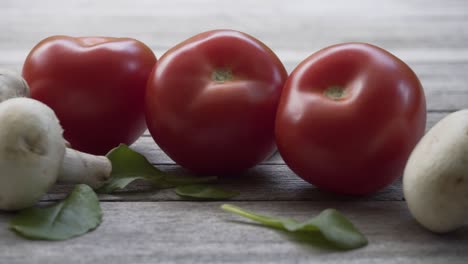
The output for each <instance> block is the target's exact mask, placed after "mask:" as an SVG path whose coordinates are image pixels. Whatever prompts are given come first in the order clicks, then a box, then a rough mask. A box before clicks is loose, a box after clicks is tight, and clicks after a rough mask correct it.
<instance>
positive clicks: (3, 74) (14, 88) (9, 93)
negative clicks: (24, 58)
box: [0, 69, 29, 102]
mask: <svg viewBox="0 0 468 264" xmlns="http://www.w3.org/2000/svg"><path fill="white" fill-rule="evenodd" d="M14 97H29V86H28V84H27V83H26V81H25V80H24V79H23V77H21V75H19V74H18V73H16V72H14V71H10V70H7V69H0V102H2V101H5V100H7V99H9V98H14Z"/></svg>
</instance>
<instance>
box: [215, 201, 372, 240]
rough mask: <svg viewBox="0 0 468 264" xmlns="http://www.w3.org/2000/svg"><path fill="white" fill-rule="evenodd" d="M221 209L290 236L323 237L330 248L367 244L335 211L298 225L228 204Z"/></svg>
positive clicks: (297, 223)
mask: <svg viewBox="0 0 468 264" xmlns="http://www.w3.org/2000/svg"><path fill="white" fill-rule="evenodd" d="M221 208H222V209H223V210H225V211H228V212H231V213H235V214H238V215H240V216H243V217H246V218H248V219H251V220H254V221H256V222H259V223H261V224H263V225H265V226H268V227H272V228H276V229H280V230H283V231H286V232H290V233H292V234H297V233H302V234H307V235H309V236H323V237H324V238H325V240H326V241H328V242H329V243H330V244H331V245H332V246H334V247H336V248H339V249H355V248H360V247H363V246H365V245H367V243H368V241H367V238H366V237H365V236H364V235H363V234H362V233H361V232H360V231H359V230H358V229H357V228H356V227H355V226H354V225H353V224H352V223H351V222H350V221H349V220H348V219H346V218H345V217H344V216H343V215H342V214H341V213H339V212H338V211H337V210H335V209H326V210H324V211H323V212H321V213H320V214H319V215H318V216H316V217H314V218H312V219H310V220H308V221H305V222H303V223H300V222H298V221H296V220H294V219H291V218H279V217H272V216H265V215H260V214H257V213H254V212H251V211H247V210H244V209H242V208H240V207H237V206H234V205H229V204H223V205H222V206H221Z"/></svg>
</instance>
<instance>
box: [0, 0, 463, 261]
mask: <svg viewBox="0 0 468 264" xmlns="http://www.w3.org/2000/svg"><path fill="white" fill-rule="evenodd" d="M216 28H230V29H237V30H240V31H244V32H246V33H249V34H251V35H253V36H255V37H257V38H259V39H260V40H262V41H263V42H264V43H266V44H267V45H268V46H270V47H271V48H272V49H273V50H274V51H275V52H276V53H277V54H278V56H279V57H280V59H281V60H282V61H283V62H284V64H285V65H286V67H287V69H288V71H291V70H292V69H293V68H294V67H295V66H296V65H297V64H298V63H299V62H300V61H301V60H302V59H304V58H305V57H307V56H308V55H310V54H311V53H313V52H315V51H317V50H318V49H320V48H323V47H325V46H328V45H331V44H336V43H340V42H348V41H360V42H369V43H373V44H375V45H378V46H380V47H382V48H385V49H387V50H389V51H390V52H392V53H394V54H395V55H397V56H398V57H400V58H401V59H403V60H404V61H406V62H407V63H408V64H409V65H410V66H411V67H412V68H413V70H414V71H415V72H416V73H417V75H418V76H419V77H420V79H421V81H422V83H423V86H424V89H425V93H426V99H427V106H428V123H427V127H428V128H430V127H431V126H432V125H433V124H434V123H435V122H437V121H438V120H440V119H441V118H442V117H444V116H445V115H447V114H448V113H450V112H452V111H455V110H458V109H462V108H468V85H467V83H468V1H465V0H447V1H442V0H440V1H424V0H395V1H390V0H389V1H372V0H364V1H346V0H342V1H338V0H327V1H318V0H313V1H292V0H291V1H284V0H275V1H266V0H258V1H248V0H236V1H215V0H200V1H189V0H174V1H154V0H102V1H97V0H96V1H91V0H81V1H80V0H68V1H63V0H62V1H60V0H41V1H34V0H0V32H1V34H0V67H2V68H10V69H13V70H17V71H20V70H21V67H22V63H23V61H24V59H25V58H26V55H27V54H28V52H29V50H30V49H31V48H32V47H33V46H34V45H35V44H36V43H37V42H39V41H40V40H41V39H43V38H45V37H47V36H50V35H56V34H65V35H73V36H87V35H103V36H128V37H134V38H137V39H139V40H141V41H143V42H145V43H146V44H147V45H149V46H150V47H151V48H152V49H153V50H154V52H155V54H156V56H157V57H160V56H161V55H162V54H163V53H164V51H166V50H167V49H168V48H170V47H171V46H173V45H175V44H177V43H178V42H180V41H182V40H184V39H186V38H188V37H190V36H192V35H194V34H197V33H199V32H202V31H206V30H210V29H216ZM0 125H1V124H0ZM132 148H133V149H135V150H137V151H139V152H141V153H142V154H144V155H145V156H147V157H148V158H149V160H150V161H151V162H152V163H154V164H155V165H156V166H158V167H159V168H161V169H163V170H168V171H174V172H175V173H181V174H183V173H185V172H184V171H183V170H182V169H181V168H180V167H178V166H177V165H175V164H174V162H173V161H171V160H170V159H169V158H168V157H167V156H166V155H165V154H164V153H163V152H162V151H161V150H160V149H159V148H158V147H157V145H155V143H154V142H153V140H152V138H151V137H150V136H149V134H148V133H145V134H144V135H143V136H142V137H141V138H140V139H139V140H138V141H137V142H136V143H135V144H134V145H133V146H132ZM220 185H222V186H225V187H226V188H229V189H233V190H238V191H240V192H241V195H240V196H238V197H236V198H235V199H234V201H231V203H233V204H236V205H239V206H243V207H245V208H249V209H253V210H258V211H260V212H263V213H265V214H273V215H282V216H293V217H296V218H298V219H306V218H308V217H310V216H313V215H315V214H317V213H318V212H319V211H320V210H322V209H325V208H328V207H334V208H337V209H339V210H341V211H342V212H343V213H344V214H346V215H347V216H348V217H349V218H350V219H351V220H352V221H353V222H354V223H355V224H356V225H357V226H358V227H359V228H360V229H361V230H362V231H363V232H364V233H365V234H366V235H367V236H368V238H369V241H370V243H369V245H368V246H367V247H365V248H363V249H359V250H355V251H350V252H344V253H343V252H333V251H329V250H324V249H318V248H315V247H312V246H310V245H308V244H305V243H303V242H301V241H294V240H291V238H289V237H287V236H285V235H284V234H282V233H280V232H277V231H274V230H271V229H267V228H261V227H258V226H256V225H252V224H242V223H239V221H243V219H240V218H238V217H235V216H232V215H230V214H228V213H225V212H223V211H221V210H220V209H219V206H220V205H221V204H222V203H221V202H190V201H183V200H181V199H180V198H178V197H177V196H175V195H174V194H173V192H172V191H170V190H154V189H151V188H150V187H149V186H148V185H145V184H142V183H140V184H135V185H133V186H132V188H131V189H130V191H126V192H122V193H118V194H115V195H101V196H100V199H101V201H102V203H101V206H102V208H103V210H104V222H103V223H102V224H101V226H100V227H99V228H98V229H97V230H96V231H94V232H92V233H90V234H87V235H84V236H82V237H79V238H76V239H73V240H69V241H64V242H46V241H28V240H24V239H22V238H19V237H17V236H16V235H14V234H13V233H12V232H11V231H9V230H8V229H7V222H8V220H9V219H10V218H11V217H12V215H11V214H8V213H0V263H5V264H7V263H8V264H9V263H233V262H235V263H468V227H467V228H463V229H461V230H459V231H457V232H455V233H452V234H450V235H445V236H440V235H434V234H431V233H429V232H427V231H426V230H424V229H422V228H421V227H420V226H419V225H418V224H417V223H416V222H415V221H414V220H413V219H412V218H411V216H410V215H409V213H408V210H407V208H406V204H405V202H404V201H403V195H402V191H401V180H398V181H396V182H395V183H394V184H393V185H392V186H390V187H388V188H387V189H385V190H383V191H381V192H379V193H377V194H375V195H372V196H369V197H362V198H349V197H342V196H336V195H331V194H327V193H323V192H320V191H318V190H316V189H315V188H314V187H313V186H311V185H309V184H307V183H305V182H303V181H302V180H301V179H299V178H298V177H296V176H294V174H293V173H292V172H291V171H290V170H289V169H288V168H287V166H285V165H284V162H283V161H282V159H281V157H279V156H278V155H276V156H274V157H272V158H271V159H270V160H268V161H265V162H263V163H262V164H260V165H258V166H257V167H255V168H253V169H251V170H250V171H248V172H246V173H245V174H243V175H239V177H238V178H231V179H224V180H222V181H221V184H220ZM70 189H71V188H70V186H57V187H56V188H54V189H53V190H51V192H50V193H49V194H48V195H46V196H45V197H44V199H43V201H44V202H47V201H55V200H57V199H61V198H63V197H64V196H65V195H66V193H67V192H68V191H69V190H70Z"/></svg>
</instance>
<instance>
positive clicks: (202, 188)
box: [175, 184, 239, 200]
mask: <svg viewBox="0 0 468 264" xmlns="http://www.w3.org/2000/svg"><path fill="white" fill-rule="evenodd" d="M175 192H176V194H177V195H179V196H181V197H184V198H192V199H199V200H225V199H230V198H232V197H234V196H237V195H239V192H234V191H227V190H223V189H220V188H217V187H214V186H210V185H205V184H192V185H184V186H179V187H177V188H176V189H175Z"/></svg>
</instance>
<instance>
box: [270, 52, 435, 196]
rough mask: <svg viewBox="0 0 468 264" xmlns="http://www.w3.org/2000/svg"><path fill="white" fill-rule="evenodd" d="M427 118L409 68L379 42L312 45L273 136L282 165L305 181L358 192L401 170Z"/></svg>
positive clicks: (285, 93) (283, 100) (281, 107)
mask: <svg viewBox="0 0 468 264" xmlns="http://www.w3.org/2000/svg"><path fill="white" fill-rule="evenodd" d="M425 124H426V103H425V97H424V92H423V88H422V86H421V83H420V82H419V80H418V78H417V76H416V75H415V73H414V72H413V71H412V70H411V69H410V68H409V67H408V66H407V65H406V64H405V63H404V62H403V61H401V60H400V59H398V58H397V57H395V56H394V55H392V54H390V53H389V52H387V51H385V50H383V49H381V48H378V47H375V46H372V45H369V44H363V43H345V44H339V45H335V46H331V47H328V48H325V49H322V50H320V51H318V52H317V53H315V54H313V55H311V56H310V57H308V58H307V59H305V60H304V61H303V62H301V63H300V64H299V65H298V66H297V68H296V69H295V70H294V71H293V72H292V73H291V75H290V77H289V78H288V80H287V82H286V84H285V87H284V90H283V94H282V97H281V101H280V105H279V108H278V114H277V118H276V140H277V144H278V149H279V152H280V153H281V156H282V157H283V159H284V160H285V162H286V164H287V165H288V166H289V167H290V168H291V169H292V170H293V171H294V172H295V173H296V174H297V175H299V176H300V177H302V178H303V179H304V180H306V181H308V182H310V183H312V184H314V185H316V186H317V187H318V188H320V189H324V190H328V191H331V192H336V193H341V194H353V195H363V194H368V193H372V192H375V191H377V190H379V189H381V188H384V187H385V186H387V185H388V184H390V183H391V182H393V181H394V180H395V179H396V178H397V177H399V176H401V175H402V172H403V169H404V166H405V163H406V161H407V159H408V157H409V154H410V153H411V151H412V149H413V148H414V146H415V145H416V143H417V142H418V140H419V139H420V138H421V136H422V135H423V133H424V128H425Z"/></svg>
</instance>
